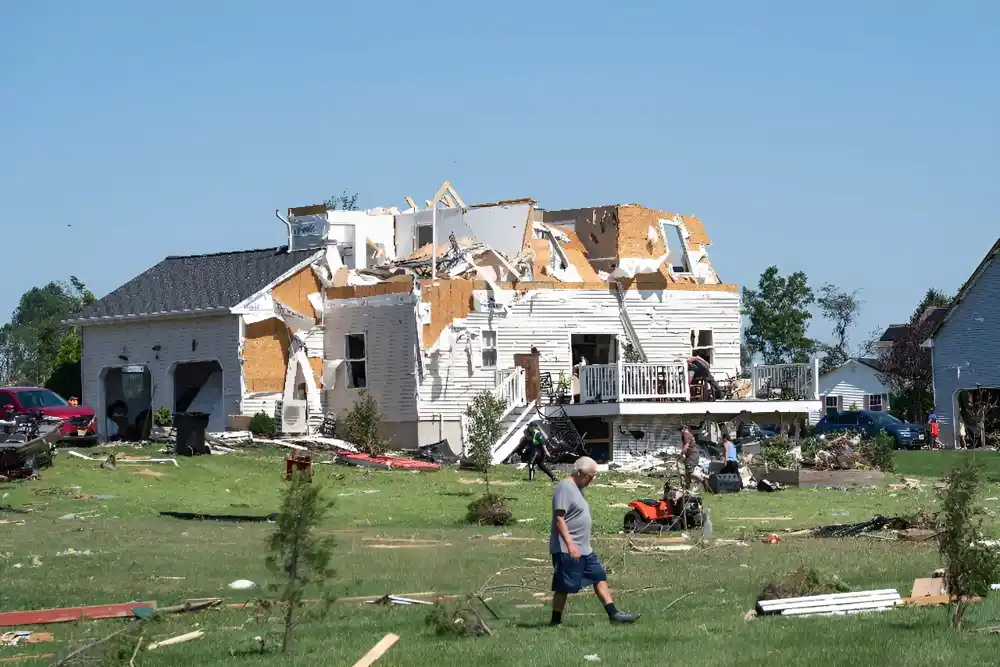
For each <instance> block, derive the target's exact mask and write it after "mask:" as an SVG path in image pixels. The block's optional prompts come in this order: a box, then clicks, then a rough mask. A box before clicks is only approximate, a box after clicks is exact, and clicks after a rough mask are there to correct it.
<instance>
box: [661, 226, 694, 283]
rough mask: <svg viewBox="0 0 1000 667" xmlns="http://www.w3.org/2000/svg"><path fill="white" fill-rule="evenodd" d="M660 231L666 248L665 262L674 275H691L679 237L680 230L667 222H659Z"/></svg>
mask: <svg viewBox="0 0 1000 667" xmlns="http://www.w3.org/2000/svg"><path fill="white" fill-rule="evenodd" d="M660 231H661V232H662V233H663V243H664V245H666V246H667V253H668V254H667V261H668V262H670V266H671V267H672V268H673V270H674V272H675V273H691V263H690V261H689V260H688V255H687V246H686V245H684V238H683V237H682V236H681V228H680V226H678V225H675V224H674V223H672V222H670V221H668V220H661V221H660Z"/></svg>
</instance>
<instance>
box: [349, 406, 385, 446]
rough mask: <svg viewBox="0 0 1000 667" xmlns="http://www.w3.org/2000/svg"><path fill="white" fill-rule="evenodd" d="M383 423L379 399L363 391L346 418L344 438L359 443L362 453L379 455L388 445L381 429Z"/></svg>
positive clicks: (355, 443)
mask: <svg viewBox="0 0 1000 667" xmlns="http://www.w3.org/2000/svg"><path fill="white" fill-rule="evenodd" d="M381 423H382V413H381V412H379V409H378V401H376V400H375V397H374V396H372V395H371V394H370V393H368V392H367V391H362V392H361V395H360V396H358V400H357V401H356V402H355V403H354V407H353V408H351V411H350V412H348V413H347V418H346V419H344V438H345V439H346V440H347V441H348V442H350V443H352V444H354V445H357V447H358V450H359V451H361V452H362V453H365V454H371V455H372V456H378V455H379V454H381V453H382V452H383V450H384V449H385V446H386V440H385V438H383V437H382V432H381V431H379V425H380V424H381Z"/></svg>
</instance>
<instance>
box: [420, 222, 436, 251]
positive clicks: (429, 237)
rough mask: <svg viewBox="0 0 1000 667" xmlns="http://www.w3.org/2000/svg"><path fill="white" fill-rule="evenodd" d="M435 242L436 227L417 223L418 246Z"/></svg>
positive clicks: (421, 246)
mask: <svg viewBox="0 0 1000 667" xmlns="http://www.w3.org/2000/svg"><path fill="white" fill-rule="evenodd" d="M430 243H434V228H433V227H431V226H430V225H417V248H423V247H424V246H425V245H428V244H430Z"/></svg>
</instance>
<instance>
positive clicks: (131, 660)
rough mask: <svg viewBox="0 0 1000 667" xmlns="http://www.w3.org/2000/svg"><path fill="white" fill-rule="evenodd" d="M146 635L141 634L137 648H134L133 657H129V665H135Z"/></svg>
mask: <svg viewBox="0 0 1000 667" xmlns="http://www.w3.org/2000/svg"><path fill="white" fill-rule="evenodd" d="M143 637H144V635H142V634H140V635H139V641H137V642H136V643H135V649H133V650H132V657H131V658H129V659H128V667H135V656H137V655H139V649H140V648H142V640H143Z"/></svg>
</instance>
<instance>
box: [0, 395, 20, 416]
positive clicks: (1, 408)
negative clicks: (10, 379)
mask: <svg viewBox="0 0 1000 667" xmlns="http://www.w3.org/2000/svg"><path fill="white" fill-rule="evenodd" d="M7 408H12V409H15V410H16V409H17V407H16V406H15V405H14V399H13V398H11V397H10V394H7V393H4V392H2V391H0V419H3V418H4V417H6V412H7Z"/></svg>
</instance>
